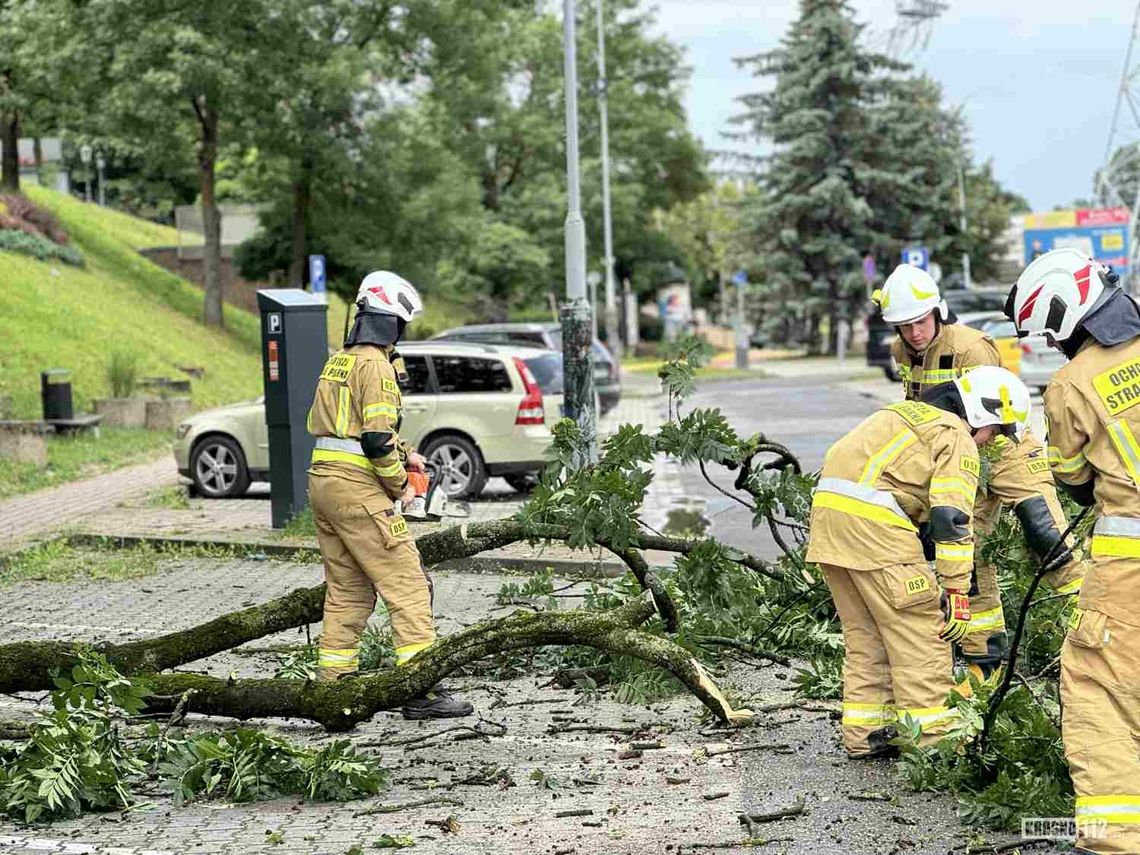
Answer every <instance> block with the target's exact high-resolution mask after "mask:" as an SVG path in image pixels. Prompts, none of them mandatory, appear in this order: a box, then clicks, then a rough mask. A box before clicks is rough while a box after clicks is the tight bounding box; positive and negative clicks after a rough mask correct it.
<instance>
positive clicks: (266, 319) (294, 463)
mask: <svg viewBox="0 0 1140 855" xmlns="http://www.w3.org/2000/svg"><path fill="white" fill-rule="evenodd" d="M257 306H258V309H260V311H261V369H262V370H261V376H262V382H263V384H264V388H265V423H266V425H267V426H268V428H269V480H270V483H271V488H272V489H271V494H270V495H271V504H272V506H273V507H272V512H273V527H274V528H283V527H284V526H285V524H286V523H288V522H289V520H290V519H292V518H293V517H294V516H296V515H297V514H298V513H300V512H301V511H302V510H304V508H305V506H306V505H307V504H308V492H307V489H306V485H307V475H306V470H307V469H308V468H309V459H310V458H311V457H312V454H313V442H314V440H313V437H312V436H310V435H309V431H308V430H307V428H306V424H305V422H306V420H307V417H308V414H309V407H310V406H311V405H312V403H313V393H314V392H315V391H316V388H317V378H318V377H319V376H320V373H321V369H322V368H323V367H324V364H325V360H327V359H328V355H329V349H328V328H327V326H326V319H325V314H326V312H327V311H328V306H327V305H325V304H324V303H323V302H321V301H320V300H319V299H317V298H316V297H314V296H313V295H312V294H309V293H307V292H305V291H301V290H300V289H296V288H267V289H265V290H262V291H258V292H257Z"/></svg>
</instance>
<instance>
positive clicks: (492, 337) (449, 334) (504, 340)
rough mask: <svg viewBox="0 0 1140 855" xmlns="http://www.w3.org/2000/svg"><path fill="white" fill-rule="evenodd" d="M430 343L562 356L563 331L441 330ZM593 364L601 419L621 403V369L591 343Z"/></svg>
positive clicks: (535, 327) (515, 326)
mask: <svg viewBox="0 0 1140 855" xmlns="http://www.w3.org/2000/svg"><path fill="white" fill-rule="evenodd" d="M432 341H479V342H485V343H487V344H514V345H520V346H525V347H545V348H547V349H549V350H557V351H558V352H559V353H561V352H562V327H561V326H559V325H558V324H555V323H549V322H547V323H510V324H469V325H467V326H465V327H455V328H454V329H450V330H444V331H443V332H441V333H439V334H438V335H435V336H432ZM590 359H591V361H592V362H593V363H594V389H595V391H596V392H597V393H598V409H599V411H600V413H601V414H602V415H605V414H606V413H608V412H609V411H610V410H612V409H613V408H614V407H616V406H617V405H618V401H620V400H621V366H620V365H619V364H618V360H617V357H616V356H614V355H613V354H612V353H610V350H609V348H608V347H606V346H605V345H604V344H602V343H601V342H600V341H598V339H594V343H593V346H592V347H591V348H590Z"/></svg>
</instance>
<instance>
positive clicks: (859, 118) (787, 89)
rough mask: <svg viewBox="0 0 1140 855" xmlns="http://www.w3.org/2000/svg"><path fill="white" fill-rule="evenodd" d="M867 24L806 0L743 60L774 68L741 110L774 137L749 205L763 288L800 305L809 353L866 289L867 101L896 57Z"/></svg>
mask: <svg viewBox="0 0 1140 855" xmlns="http://www.w3.org/2000/svg"><path fill="white" fill-rule="evenodd" d="M861 29H862V28H861V26H860V25H858V24H857V23H856V22H855V20H854V15H853V12H852V10H851V7H850V5H849V4H848V3H847V2H845V0H801V3H800V16H799V19H798V20H797V21H796V22H795V23H793V24H792V26H791V28H790V29H789V31H788V33H787V35H786V36H785V37H784V39H783V40H782V41H781V43H780V46H779V47H777V48H776V49H775V50H773V51H770V52H767V53H763V54H759V55H756V56H752V57H747V58H744V59H742V60H739V62H740V63H741V64H742V65H745V66H748V67H751V68H752V70H753V73H754V74H755V75H756V76H758V77H766V78H773V79H774V86H773V87H772V88H771V89H770V90H768V91H764V92H760V93H756V94H752V95H747V96H745V97H744V98H743V99H742V102H743V103H744V105H745V108H746V111H747V112H746V113H745V115H744V116H742V117H741V121H742V122H743V123H745V124H746V125H747V126H749V127H750V128H751V131H752V132H753V134H755V135H756V136H758V137H760V138H761V139H763V140H765V141H768V142H770V143H771V144H772V145H773V151H772V153H771V155H770V156H769V157H767V158H766V159H765V160H766V164H765V166H766V168H765V170H764V173H763V176H762V178H761V181H760V189H761V192H760V193H758V194H757V197H756V199H755V201H754V203H753V204H752V205H751V206H750V210H749V219H750V225H751V227H752V229H753V231H754V234H755V249H756V250H757V253H758V255H759V256H760V265H759V266H760V267H761V268H762V270H763V279H764V285H763V288H764V289H765V295H764V296H765V297H766V298H767V299H766V302H769V303H770V305H772V306H773V308H775V307H777V306H778V307H779V313H783V314H787V313H788V312H791V313H793V314H794V315H795V321H794V322H793V324H792V325H793V326H796V327H799V328H800V329H802V330H803V331H804V335H805V337H806V341H807V345H808V350H809V352H820V351H821V350H822V349H823V344H824V343H823V341H822V337H821V335H820V332H821V322H822V321H823V319H824V318H827V319H828V320H829V330H830V336H829V339H830V344H831V348H832V349H834V345H835V340H836V330H837V328H838V321H839V320H840V319H841V318H852V317H854V316H855V314H856V313H857V312H858V307H859V306H860V304H862V303H863V302H864V301H865V299H866V288H865V284H864V280H863V273H862V265H861V259H862V257H863V255H864V253H865V251H866V250H867V248H868V242H869V240H870V238H871V235H872V231H873V230H872V210H871V207H870V205H869V204H868V202H867V200H866V198H865V196H864V189H865V188H864V186H863V185H864V183H865V182H866V181H868V180H869V178H870V176H871V173H873V172H874V171H875V169H876V168H877V166H878V164H877V162H876V158H875V157H874V152H873V142H874V140H873V139H872V137H871V136H870V134H869V129H870V116H869V114H868V111H867V105H868V104H869V103H870V102H871V100H872V98H873V97H874V91H873V89H874V86H875V77H876V73H877V72H878V71H879V70H880V69H883V68H886V67H888V66H889V65H890V63H889V61H888V60H886V59H885V58H883V57H880V56H878V55H876V54H874V53H872V52H870V51H868V50H866V49H865V48H863V47H862V46H861V45H860V44H859V35H860V31H861ZM776 314H777V313H776V312H773V316H772V317H770V318H769V319H768V320H770V321H775V320H776V318H775V315H776ZM801 324H802V326H800V325H801Z"/></svg>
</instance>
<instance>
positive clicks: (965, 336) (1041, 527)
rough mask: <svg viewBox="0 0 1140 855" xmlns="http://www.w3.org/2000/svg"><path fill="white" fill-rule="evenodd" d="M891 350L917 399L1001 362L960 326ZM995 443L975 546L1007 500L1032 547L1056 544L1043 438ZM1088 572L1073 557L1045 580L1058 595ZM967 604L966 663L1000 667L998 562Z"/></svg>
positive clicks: (1060, 521)
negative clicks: (917, 345) (917, 347)
mask: <svg viewBox="0 0 1140 855" xmlns="http://www.w3.org/2000/svg"><path fill="white" fill-rule="evenodd" d="M891 355H892V356H893V357H894V358H895V361H896V362H897V363H898V365H899V371H900V373H901V374H902V376H903V392H904V395H905V397H906V399H907V400H917V399H919V398H921V397H922V395H923V394H925V393H926V391H928V390H929V389H930V388H932V387H933V386H937V385H938V384H940V383H948V382H949V381H951V380H954V379H956V378H957V377H961V376H962V375H963V374H965V373H966V372H968V371H969V370H971V369H973V368H977V367H978V366H981V365H996V366H999V367H1000V366H1001V356H1000V355H999V354H998V351H997V347H996V346H995V345H994V343H993V339H991V338H990V337H989V336H987V335H986V334H985V333H982V332H980V331H979V330H975V329H972V328H971V327H967V326H964V325H962V324H957V323H954V324H941V325H940V327H939V331H938V334H937V335H936V336H935V337H934V340H933V341H931V343H930V345H929V346H928V347H927V348H926V350H925V351H923V353H922V354H917V353H915V351H914V350H913V349H912V348H911V347H910V346H909V345H908V344H907V343H906V342H905V341H904V340H903V338H902V337H901V336H899V337H898V338H896V339H895V341H894V342H893V343H892V345H891ZM993 448H994V450H995V451H997V452H998V453H997V455H994V454H985V455H983V457H984V459H983V461H982V465H983V468H984V469H985V470H986V476H985V477H984V478H983V479H982V483H983V487H982V489H981V490H980V491H979V493H978V496H977V505H976V507H975V508H974V512H973V516H974V533H975V547H977V548H978V549H980V547H981V539H982V538H983V537H984V536H985V535H987V534H989V533H990V532H991V531H993V529H994V526H995V525H996V524H997V521H998V517H999V516H1000V514H1001V507H1002V505H1003V504H1005V505H1009V506H1010V507H1012V508H1013V509H1014V511H1015V512H1016V513H1017V515H1018V518H1019V520H1020V521H1021V524H1022V529H1023V530H1024V532H1025V536H1026V540H1027V542H1028V544H1029V546H1030V548H1032V549H1033V550H1034V552H1035V553H1036V554H1038V555H1042V554H1043V552H1042V550H1043V549H1044V550H1045V551H1047V550H1048V548H1051V546H1052V543H1051V542H1049V541H1050V538H1051V537H1053V538H1059V537H1060V535H1061V532H1063V531H1064V530H1065V528H1066V527H1067V526H1068V522H1067V520H1066V517H1065V514H1064V511H1063V510H1062V508H1061V503H1060V502H1059V501H1058V500H1057V491H1056V488H1055V486H1054V485H1053V480H1052V476H1051V475H1050V473H1049V469H1048V466H1047V465H1044V464H1042V463H1041V462H1032V461H1034V460H1035V459H1037V458H1040V457H1041V455H1042V453H1043V449H1042V446H1041V443H1040V441H1038V440H1037V439H1036V438H1035V437H1033V436H1032V435H1031V434H1030V433H1029V432H1028V431H1027V432H1026V434H1025V436H1024V438H1023V440H1022V442H1021V443H1020V444H1019V443H1014V442H1011V441H1010V440H1008V439H1005V438H1004V437H1002V438H999V439H998V440H995V442H994V445H993ZM1057 526H1060V528H1059V529H1056V527H1057ZM1054 529H1056V530H1055V531H1054ZM1083 575H1084V571H1083V569H1082V567H1081V564H1080V562H1079V561H1078V560H1077V559H1075V558H1074V559H1073V560H1071V561H1069V562H1067V563H1066V564H1065V566H1064V567H1062V568H1060V569H1059V570H1057V571H1055V572H1053V573H1051V574H1049V576H1048V578H1047V579H1046V581H1047V582H1048V583H1049V584H1050V585H1051V586H1052V587H1053V588H1054V589H1055V590H1057V591H1058V592H1059V593H1068V592H1071V591H1075V590H1078V589H1079V588H1080V586H1081V579H1082V577H1083ZM970 605H971V607H972V617H971V619H970V630H969V633H968V635H967V637H966V639H965V641H963V643H962V649H963V652H964V653H965V655H966V658H967V659H968V660H970V661H975V662H977V663H979V665H980V666H981V667H982V669H983V673H988V671H989V670H991V669H992V668H994V667H997V665H998V664H1000V662H1001V661H1002V660H1003V659H1004V657H1005V654H1006V650H1007V639H1006V626H1005V614H1004V612H1003V610H1002V603H1001V590H1000V588H999V586H998V580H997V568H996V567H994V566H993V565H991V564H988V563H984V562H981V561H979V563H978V566H977V568H976V572H975V574H974V579H973V584H972V585H971V586H970Z"/></svg>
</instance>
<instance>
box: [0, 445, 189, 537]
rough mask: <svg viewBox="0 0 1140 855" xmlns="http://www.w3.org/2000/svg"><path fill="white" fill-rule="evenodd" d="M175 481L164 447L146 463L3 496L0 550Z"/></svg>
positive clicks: (176, 474)
mask: <svg viewBox="0 0 1140 855" xmlns="http://www.w3.org/2000/svg"><path fill="white" fill-rule="evenodd" d="M176 483H178V471H177V470H176V469H175V468H174V462H173V461H172V460H171V459H170V452H169V451H167V452H164V453H163V455H162V457H160V458H158V459H156V460H152V461H151V462H149V463H140V464H138V465H137V466H128V467H126V468H124V469H117V470H115V471H114V472H108V473H107V474H105V475H98V476H96V477H95V478H88V479H87V480H85V481H74V482H72V483H70V484H63V485H61V486H59V487H51V488H49V489H46V490H38V491H37V492H35V493H29V494H28V495H25V496H17V497H15V498H13V499H7V500H5V501H3V502H0V550H3V549H5V548H8V547H11V546H14V545H16V544H17V543H18V542H19V541H22V540H26V539H28V538H31V537H34V536H36V535H39V534H44V533H47V532H50V531H53V530H56V529H60V528H65V527H69V526H73V525H75V524H76V523H78V522H79V521H80V520H82V519H83V518H85V517H88V516H90V515H92V514H95V513H97V512H99V511H102V510H105V509H107V508H111V507H114V506H115V505H117V504H119V503H120V502H122V501H123V500H124V499H127V498H129V497H131V496H135V495H137V494H139V493H142V492H146V491H148V490H153V489H155V488H156V487H165V486H167V485H170V484H176Z"/></svg>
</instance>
